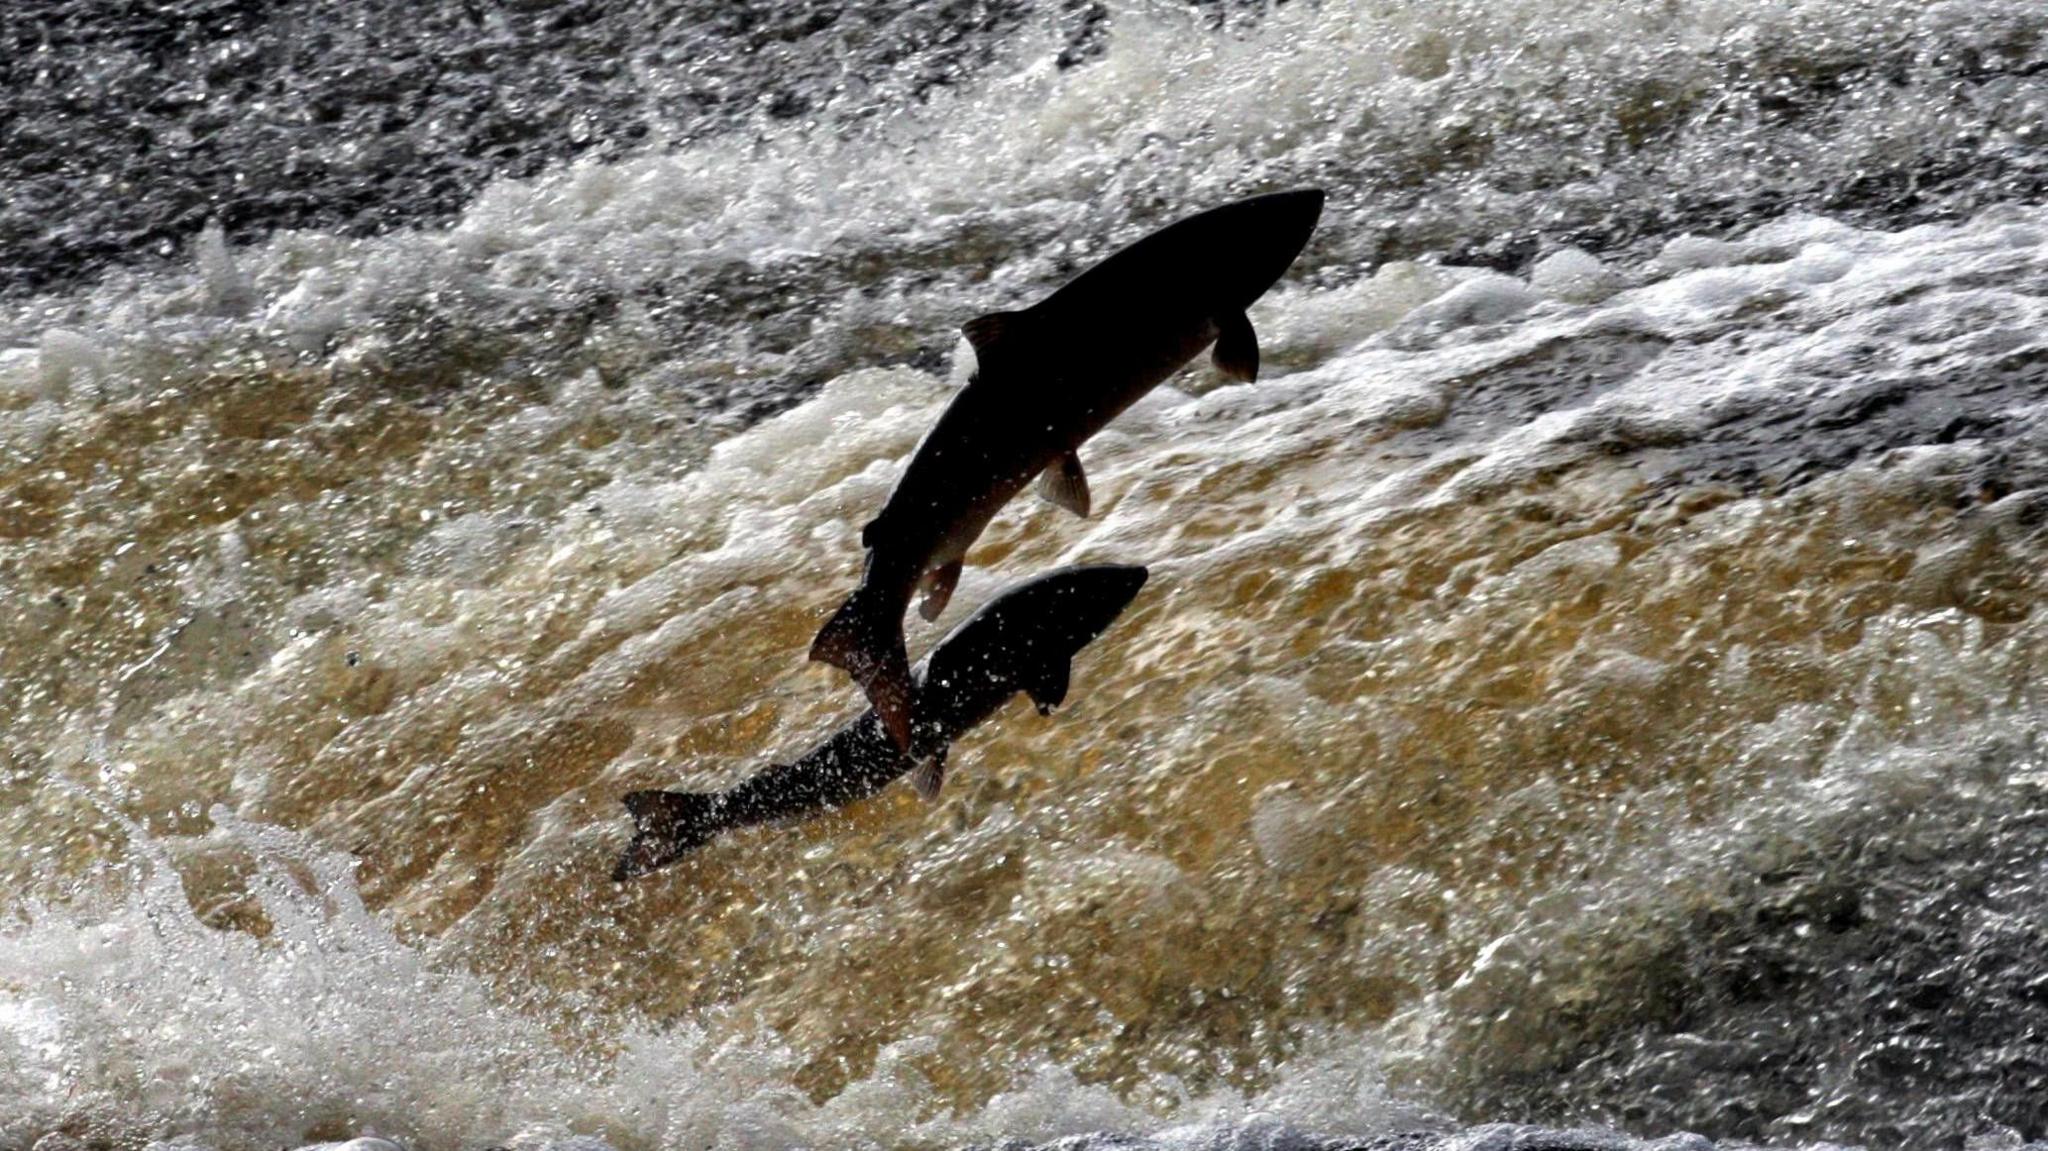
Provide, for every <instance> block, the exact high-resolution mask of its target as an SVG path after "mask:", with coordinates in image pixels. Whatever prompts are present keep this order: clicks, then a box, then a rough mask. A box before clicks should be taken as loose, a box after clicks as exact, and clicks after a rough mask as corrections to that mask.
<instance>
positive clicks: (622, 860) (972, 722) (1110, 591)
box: [612, 564, 1146, 880]
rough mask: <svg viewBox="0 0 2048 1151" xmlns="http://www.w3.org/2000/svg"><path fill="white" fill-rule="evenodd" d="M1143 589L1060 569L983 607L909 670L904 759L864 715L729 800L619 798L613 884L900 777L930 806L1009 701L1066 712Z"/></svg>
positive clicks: (1097, 568) (1141, 574)
mask: <svg viewBox="0 0 2048 1151" xmlns="http://www.w3.org/2000/svg"><path fill="white" fill-rule="evenodd" d="M1145 578H1146V571H1145V569H1144V568H1142V567H1135V566H1125V565H1114V564H1103V565H1093V566H1083V567H1069V568H1061V569H1059V570H1057V571H1053V572H1049V573H1047V574H1045V575H1042V576H1039V577H1038V578H1036V579H1032V580H1028V581H1026V582H1024V583H1022V584H1018V585H1017V586H1015V587H1012V588H1010V589H1008V590H1007V591H1005V592H1003V594H1001V595H999V596H997V597H996V598H995V599H993V600H991V601H989V603H988V604H986V605H984V606H983V607H982V608H981V610H979V611H977V612H975V613H974V614H973V615H972V616H969V617H968V618H967V619H966V620H964V621H962V622H961V624H960V626H958V627H956V628H954V629H953V630H952V631H951V632H949V633H948V634H947V635H946V638H944V639H942V640H940V641H939V643H938V645H937V646H936V647H934V648H933V649H932V652H931V654H930V655H929V656H928V657H927V658H926V659H925V661H924V662H923V663H921V664H920V665H919V666H918V668H917V669H916V672H915V673H914V677H913V678H914V683H915V693H914V704H913V707H912V723H911V732H912V736H911V742H910V748H909V750H907V751H906V750H905V749H903V748H902V747H899V746H898V745H897V743H896V741H895V739H894V738H893V737H892V736H891V735H890V734H889V733H888V731H887V730H886V729H885V727H884V725H883V723H882V719H881V716H880V715H879V714H878V713H877V712H876V710H875V709H874V708H869V709H867V710H866V711H864V712H862V713H861V714H860V715H858V716H856V717H855V718H854V719H853V720H852V721H851V722H849V723H847V724H846V725H845V726H843V727H841V728H840V729H839V730H837V731H835V732H833V733H832V734H831V735H830V736H828V737H827V738H826V739H825V740H824V741H823V742H822V743H820V744H818V745H817V746H816V747H813V748H812V749H811V750H809V751H807V752H805V753H804V754H803V755H802V756H800V757H799V758H798V759H797V760H796V762H794V763H788V764H775V765H773V766H770V767H769V768H767V769H766V770H764V771H761V772H760V773H758V774H756V775H754V776H752V777H750V778H748V779H747V780H745V781H744V782H742V783H740V784H738V785H737V786H735V787H733V788H731V789H730V790H727V791H721V792H683V791H636V792H632V793H629V794H628V795H626V796H625V798H624V803H625V805H626V809H627V811H628V813H630V814H631V815H632V817H633V822H634V825H635V834H634V838H633V842H632V844H631V845H630V846H628V847H627V848H626V851H625V853H624V854H622V855H621V856H620V857H619V862H618V866H617V868H616V869H614V871H613V872H612V878H613V879H614V880H625V879H630V878H632V877H634V876H638V875H645V874H646V873H648V872H650V871H653V870H655V869H657V868H659V867H662V866H664V865H666V864H668V863H670V862H673V861H674V860H676V859H677V858H679V857H681V856H682V855H683V854H685V853H686V852H688V851H690V850H692V849H694V848H696V847H699V846H701V845H703V844H705V843H708V842H710V841H711V840H712V839H714V838H716V837H717V836H719V835H720V834H723V833H724V832H727V831H730V830H732V829H734V828H739V827H747V826H751V825H753V824H757V823H768V822H771V821H775V820H782V819H791V818H795V817H799V816H805V815H811V814H814V813H816V812H820V811H825V810H829V809H832V808H838V807H844V806H845V805H847V804H849V803H852V802H854V801H855V800H858V799H863V798H865V797H867V796H870V795H873V794H874V793H875V792H878V791H880V790H881V789H882V788H884V787H886V786H888V784H889V783H891V782H892V781H894V780H895V779H897V778H898V777H899V776H902V775H905V774H912V773H915V774H914V776H913V782H914V783H916V785H917V787H918V790H919V791H921V792H923V793H925V794H926V795H927V796H928V797H929V796H933V795H936V794H937V792H938V788H939V784H940V782H941V780H942V778H943V773H944V768H945V761H946V752H947V750H948V749H949V748H951V746H952V744H953V741H954V740H956V739H958V738H959V737H960V736H962V735H964V734H966V733H967V732H968V731H970V730H972V729H973V728H974V727H975V726H977V725H979V724H980V723H981V722H982V721H983V720H985V719H987V718H988V717H989V716H991V715H994V714H995V713H996V711H997V710H998V709H999V708H1001V707H1002V706H1003V705H1004V704H1005V703H1007V702H1009V700H1010V698H1011V697H1012V696H1014V695H1016V694H1017V693H1018V692H1023V693H1025V694H1026V695H1028V696H1030V697H1031V699H1032V701H1033V702H1034V703H1036V704H1037V705H1038V709H1039V711H1040V712H1041V713H1044V712H1049V711H1051V709H1052V708H1054V707H1057V706H1059V705H1060V704H1061V703H1062V702H1064V701H1065V699H1066V696H1067V682H1068V676H1069V674H1070V672H1071V669H1072V666H1073V659H1074V656H1075V654H1076V653H1078V652H1079V651H1080V650H1081V649H1082V648H1084V647H1086V646H1087V645H1088V644H1089V642H1090V641H1092V640H1094V639H1095V637H1096V636H1099V635H1101V634H1102V633H1103V632H1104V631H1105V630H1107V629H1108V627H1109V625H1110V624H1111V623H1112V622H1113V621H1115V619H1116V617H1117V616H1118V615H1119V614H1121V613H1122V611H1123V610H1124V608H1125V607H1126V606H1127V605H1129V604H1130V602H1131V600H1132V599H1133V598H1135V597H1136V596H1137V594H1138V590H1139V589H1140V588H1142V587H1143V586H1144V585H1145Z"/></svg>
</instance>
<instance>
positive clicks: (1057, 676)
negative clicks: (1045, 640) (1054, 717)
mask: <svg viewBox="0 0 2048 1151" xmlns="http://www.w3.org/2000/svg"><path fill="white" fill-rule="evenodd" d="M1073 669H1074V665H1073V664H1072V663H1071V662H1069V661H1067V660H1060V661H1059V662H1058V663H1056V664H1053V665H1051V666H1049V667H1046V668H1045V669H1043V670H1042V671H1040V672H1039V674H1038V675H1037V676H1036V677H1034V678H1033V679H1032V681H1031V682H1030V683H1027V684H1025V685H1024V694H1026V695H1028V696H1030V697H1031V702H1032V703H1035V704H1037V705H1038V714H1040V715H1051V714H1052V709H1053V708H1056V707H1058V706H1059V705H1061V704H1063V703H1065V702H1067V677H1068V675H1069V673H1071V672H1072V671H1073Z"/></svg>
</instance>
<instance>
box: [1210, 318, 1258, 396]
mask: <svg viewBox="0 0 2048 1151" xmlns="http://www.w3.org/2000/svg"><path fill="white" fill-rule="evenodd" d="M1216 327H1217V328H1218V329H1220V332H1219V334H1218V335H1217V337H1216V350H1215V351H1214V352H1212V353H1210V357H1209V358H1210V359H1212V360H1214V361H1215V362H1216V366H1217V367H1218V368H1221V369H1222V370H1223V374H1224V375H1226V376H1229V377H1230V378H1231V379H1233V380H1239V381H1242V382H1244V383H1247V384H1249V383H1251V382H1252V381H1253V380H1256V379H1258V378H1259V336H1258V333H1257V332H1254V331H1252V321H1251V317H1249V316H1247V315H1245V314H1244V313H1243V312H1232V313H1230V314H1229V315H1225V316H1218V317H1216Z"/></svg>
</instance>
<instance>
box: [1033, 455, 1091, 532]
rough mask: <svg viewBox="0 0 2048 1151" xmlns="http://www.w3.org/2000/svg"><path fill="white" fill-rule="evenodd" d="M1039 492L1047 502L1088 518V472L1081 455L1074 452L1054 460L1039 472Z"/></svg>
mask: <svg viewBox="0 0 2048 1151" xmlns="http://www.w3.org/2000/svg"><path fill="white" fill-rule="evenodd" d="M1038 494H1039V495H1041V496H1044V497H1045V499H1046V502H1048V503H1051V504H1054V505H1056V506H1058V507H1063V508H1065V509H1067V510H1068V511H1070V512H1073V513H1074V514H1075V515H1077V516H1080V517H1081V518H1082V519H1084V520H1085V519H1087V518H1088V505H1089V500H1088V473H1086V472H1084V471H1082V470H1081V457H1080V456H1078V455H1075V454H1074V453H1073V452H1068V453H1067V454H1065V455H1063V456H1061V457H1060V458H1059V459H1057V460H1054V461H1053V464H1052V466H1051V467H1049V468H1047V469H1045V470H1044V471H1042V472H1040V473H1039V474H1038Z"/></svg>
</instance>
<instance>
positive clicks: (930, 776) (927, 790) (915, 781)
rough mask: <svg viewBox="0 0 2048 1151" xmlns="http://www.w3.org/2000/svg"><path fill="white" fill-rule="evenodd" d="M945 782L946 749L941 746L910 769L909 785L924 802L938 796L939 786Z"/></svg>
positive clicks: (932, 800) (933, 799) (928, 801)
mask: <svg viewBox="0 0 2048 1151" xmlns="http://www.w3.org/2000/svg"><path fill="white" fill-rule="evenodd" d="M945 782H946V749H945V748H944V747H943V746H942V747H940V748H939V749H938V750H937V751H935V752H933V753H932V756H931V758H930V759H927V760H925V761H924V762H923V763H920V764H918V765H917V766H916V767H913V768H911V769H910V786H911V787H914V788H916V789H917V794H918V797H919V798H921V799H923V800H924V801H925V802H926V803H932V802H935V801H936V800H937V799H938V798H939V788H940V787H941V786H943V785H944V784H945Z"/></svg>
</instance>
